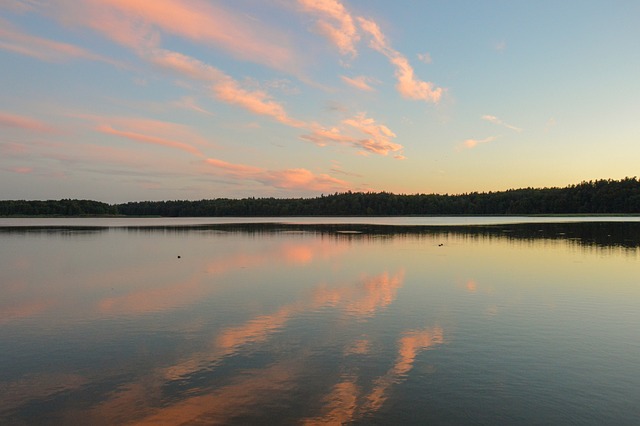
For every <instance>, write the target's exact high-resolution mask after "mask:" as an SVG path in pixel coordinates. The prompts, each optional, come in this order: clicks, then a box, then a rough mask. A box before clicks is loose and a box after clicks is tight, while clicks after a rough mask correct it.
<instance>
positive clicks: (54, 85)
mask: <svg viewBox="0 0 640 426" xmlns="http://www.w3.org/2000/svg"><path fill="white" fill-rule="evenodd" d="M639 18H640V2H639V1H636V0H618V1H615V0H614V1H612V0H599V1H595V0H565V1H557V0H553V1H548V0H537V1H519V0H509V1H507V0H487V1H479V0H456V1H450V0H400V1H388V0H209V1H205V0H0V199H5V200H6V199H33V200H36V199H43V200H44V199H61V198H79V199H93V200H98V201H104V202H109V203H119V202H127V201H137V200H176V199H179V200H199V199H211V198H220V197H224V198H244V197H279V198H290V197H314V196H319V195H320V194H332V193H335V192H345V191H364V192H368V191H373V192H379V191H387V192H394V193H403V194H413V193H426V194H429V193H442V194H444V193H448V194H459V193H467V192H474V191H478V192H486V191H500V190H506V189H509V188H522V187H558V186H559V187H563V186H566V185H570V184H577V183H580V182H581V181H585V180H587V181H588V180H595V179H621V178H624V177H627V176H628V177H633V176H638V175H640V173H639V171H640V166H639V165H640V77H639V76H640V26H639V25H637V21H638V19H639Z"/></svg>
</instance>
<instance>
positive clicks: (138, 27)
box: [50, 0, 297, 72]
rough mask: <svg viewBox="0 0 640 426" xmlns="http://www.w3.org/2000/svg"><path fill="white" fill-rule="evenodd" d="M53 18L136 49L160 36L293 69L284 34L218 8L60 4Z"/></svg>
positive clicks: (120, 1)
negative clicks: (178, 38) (56, 17)
mask: <svg viewBox="0 0 640 426" xmlns="http://www.w3.org/2000/svg"><path fill="white" fill-rule="evenodd" d="M58 3H59V4H58V5H57V6H56V8H55V10H53V9H50V10H51V11H52V13H54V14H57V15H58V16H59V18H60V19H61V20H62V21H63V22H67V23H70V24H75V25H81V26H86V27H89V28H91V29H93V30H95V31H98V32H100V33H102V34H104V35H106V36H107V37H109V38H111V39H112V40H114V41H116V42H117V43H120V44H123V45H125V46H127V47H130V48H133V49H134V50H146V49H148V48H150V47H157V46H158V44H159V40H160V38H161V35H162V34H163V33H165V34H171V35H173V36H177V37H181V38H183V39H187V40H190V41H193V42H196V43H201V44H205V45H212V46H216V47H219V48H221V49H224V50H226V51H227V52H229V53H231V54H232V55H234V56H235V57H236V58H239V59H243V60H247V61H252V62H257V63H261V64H264V65H267V66H269V67H272V68H275V69H279V70H285V71H289V72H291V71H292V70H295V69H296V68H297V66H296V63H295V58H294V57H293V53H292V51H291V49H290V48H289V47H288V46H289V38H288V36H287V35H286V34H285V32H283V31H281V30H279V29H275V28H271V27H266V26H264V25H262V24H260V23H259V22H255V21H253V20H251V19H249V18H247V17H246V16H244V15H241V14H236V13H234V12H231V11H229V10H227V9H226V8H224V7H223V6H222V5H221V3H218V2H210V1H202V0H192V1H188V2H186V1H180V0H154V1H147V0H85V1H83V2H77V1H75V0H60V1H59V2H58Z"/></svg>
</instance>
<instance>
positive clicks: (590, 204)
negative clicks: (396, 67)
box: [0, 177, 640, 217]
mask: <svg viewBox="0 0 640 426" xmlns="http://www.w3.org/2000/svg"><path fill="white" fill-rule="evenodd" d="M622 213H627V214H628V213H636V214H639V213H640V182H639V181H638V179H637V178H636V177H633V178H629V177H627V178H624V179H621V180H611V179H608V180H596V181H588V182H581V183H580V184H577V185H570V186H567V187H564V188H522V189H510V190H507V191H498V192H482V193H478V192H471V193H465V194H455V195H449V194H409V195H407V194H393V193H389V192H351V191H349V192H344V193H335V194H332V195H321V196H319V197H314V198H254V197H251V198H243V199H233V198H215V199H205V200H199V201H187V200H175V201H137V202H128V203H123V204H113V205H109V204H106V203H101V202H98V201H90V200H69V199H67V200H59V201H54V200H49V201H0V215H2V216H9V215H25V216H28V215H61V216H68V215H73V216H77V215H125V216H166V217H207V216H395V215H520V214H523V215H525V214H526V215H530V214H622Z"/></svg>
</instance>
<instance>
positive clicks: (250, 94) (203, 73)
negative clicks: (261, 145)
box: [149, 49, 305, 127]
mask: <svg viewBox="0 0 640 426" xmlns="http://www.w3.org/2000/svg"><path fill="white" fill-rule="evenodd" d="M149 58H150V60H151V62H152V63H154V64H156V65H158V66H160V67H162V68H165V69H168V70H171V71H173V72H176V73H178V74H180V75H184V76H186V77H188V78H192V79H195V80H199V81H203V82H208V83H212V86H211V88H212V92H213V94H214V95H215V97H216V98H217V99H218V100H220V101H223V102H225V103H228V104H232V105H237V106H239V107H241V108H244V109H245V110H247V111H250V112H252V113H254V114H258V115H265V116H269V117H271V118H273V119H274V120H276V121H278V122H280V123H282V124H285V125H288V126H292V127H304V126H305V123H303V122H302V121H299V120H296V119H293V118H291V117H290V116H289V115H288V114H287V112H286V110H285V108H284V106H282V105H281V104H280V103H278V102H276V101H275V100H273V99H272V98H271V97H270V96H269V94H268V93H266V92H264V91H262V90H247V89H244V88H242V87H241V86H240V84H239V83H238V82H237V81H235V80H234V79H233V78H231V77H230V76H228V75H226V74H225V73H223V72H222V71H220V70H218V69H217V68H215V67H212V66H210V65H207V64H205V63H203V62H201V61H199V60H197V59H195V58H192V57H190V56H187V55H183V54H181V53H178V52H172V51H169V50H165V49H154V50H152V51H151V52H150V53H149Z"/></svg>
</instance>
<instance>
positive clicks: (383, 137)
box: [301, 113, 404, 158]
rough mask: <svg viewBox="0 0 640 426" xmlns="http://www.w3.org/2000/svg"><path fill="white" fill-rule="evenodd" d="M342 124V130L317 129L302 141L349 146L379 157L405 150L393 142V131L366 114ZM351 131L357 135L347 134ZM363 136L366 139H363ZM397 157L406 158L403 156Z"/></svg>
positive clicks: (304, 136) (344, 121) (321, 144)
mask: <svg viewBox="0 0 640 426" xmlns="http://www.w3.org/2000/svg"><path fill="white" fill-rule="evenodd" d="M342 124H343V125H344V126H345V127H344V128H342V129H339V128H335V127H334V128H331V129H325V128H321V127H316V128H314V129H313V131H312V132H311V133H310V134H306V135H303V136H301V139H303V140H307V141H309V142H313V143H315V144H316V145H319V146H326V145H328V144H331V143H338V144H347V145H351V146H354V147H356V148H360V149H362V150H364V151H363V152H364V153H373V154H378V155H388V154H389V153H392V152H400V151H401V150H402V149H403V146H402V145H400V144H398V143H395V142H393V141H392V139H393V138H395V137H396V134H395V133H393V132H392V131H391V129H389V128H388V127H387V126H385V125H383V124H377V123H376V121H375V120H374V119H373V118H369V117H367V116H366V114H364V113H361V114H358V115H356V116H355V117H353V118H349V119H346V120H343V121H342ZM349 130H352V131H354V130H355V131H356V132H357V135H354V134H353V133H351V134H347V132H348V131H349ZM361 135H364V136H365V137H364V138H363V137H362V136H361ZM397 157H401V158H404V157H403V156H401V155H399V156H396V158H397Z"/></svg>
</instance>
